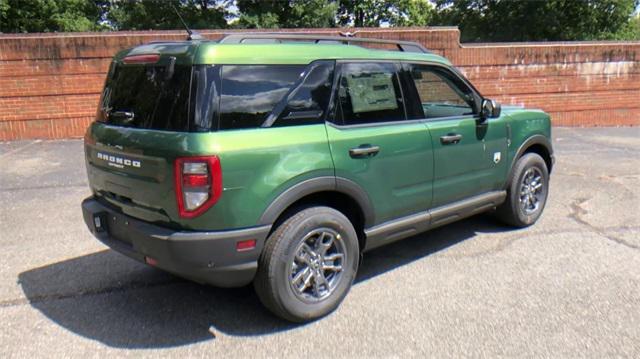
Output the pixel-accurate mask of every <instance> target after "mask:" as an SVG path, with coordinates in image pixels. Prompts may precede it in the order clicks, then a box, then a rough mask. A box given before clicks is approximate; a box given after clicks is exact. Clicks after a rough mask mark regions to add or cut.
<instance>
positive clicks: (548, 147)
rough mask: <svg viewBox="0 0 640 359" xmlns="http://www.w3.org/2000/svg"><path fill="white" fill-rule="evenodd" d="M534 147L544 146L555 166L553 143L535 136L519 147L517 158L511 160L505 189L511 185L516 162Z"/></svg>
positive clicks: (541, 136) (542, 137)
mask: <svg viewBox="0 0 640 359" xmlns="http://www.w3.org/2000/svg"><path fill="white" fill-rule="evenodd" d="M533 145H542V146H543V147H544V148H545V149H546V150H547V152H549V156H550V157H551V164H552V165H553V163H554V162H555V159H554V156H553V147H552V146H551V141H549V139H548V138H547V137H545V136H543V135H533V136H531V137H529V138H527V139H526V140H525V141H524V142H523V143H522V144H521V145H520V147H518V150H517V151H516V154H515V156H513V159H511V164H510V166H509V175H508V176H507V182H506V183H505V185H504V187H505V188H507V187H508V186H509V183H511V177H512V176H513V169H514V167H515V164H516V161H517V160H518V159H519V158H520V157H522V155H523V154H524V152H525V151H526V150H527V149H528V148H529V147H531V146H533ZM551 168H552V167H549V173H551Z"/></svg>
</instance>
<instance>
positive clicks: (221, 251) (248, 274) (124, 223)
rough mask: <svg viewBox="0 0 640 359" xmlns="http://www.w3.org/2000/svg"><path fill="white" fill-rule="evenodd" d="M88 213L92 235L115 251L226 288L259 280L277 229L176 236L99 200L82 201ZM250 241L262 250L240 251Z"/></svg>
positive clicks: (84, 210)
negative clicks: (271, 233)
mask: <svg viewBox="0 0 640 359" xmlns="http://www.w3.org/2000/svg"><path fill="white" fill-rule="evenodd" d="M82 214H83V217H84V221H85V223H86V225H87V227H88V228H89V230H90V231H91V233H93V235H94V236H95V237H96V238H97V239H98V240H100V241H101V242H103V243H104V244H106V245H107V246H109V247H110V248H112V249H114V250H116V251H118V252H120V253H122V254H124V255H126V256H128V257H131V258H133V259H135V260H138V261H140V262H143V263H146V262H147V260H146V258H145V257H148V258H151V259H152V261H153V260H155V261H154V262H155V263H154V264H153V265H154V266H155V267H157V268H160V269H163V270H166V271H168V272H171V273H174V274H177V275H179V276H182V277H185V278H189V279H191V280H194V281H197V282H202V283H208V284H212V285H215V286H220V287H237V286H243V285H246V284H248V283H250V282H251V281H252V280H253V277H254V276H255V273H256V270H257V267H258V257H259V255H260V253H261V251H262V247H263V246H264V241H265V238H266V237H267V235H268V234H269V230H270V229H271V226H269V225H267V226H260V227H252V228H247V229H239V230H231V231H216V232H189V231H175V230H171V229H167V228H164V227H160V226H156V225H153V224H150V223H148V222H144V221H140V220H138V219H135V218H132V217H129V216H127V215H124V214H122V213H120V212H118V211H117V210H115V209H113V208H111V207H108V206H106V205H104V204H102V203H100V202H98V201H97V200H96V199H94V198H93V197H90V198H87V199H85V200H84V201H83V202H82ZM96 217H97V218H99V221H96V219H95V218H96ZM96 222H99V223H100V226H99V227H98V226H97V225H96ZM248 239H255V240H256V247H255V248H254V249H251V250H248V251H243V252H238V251H237V250H236V243H237V242H238V241H243V240H248Z"/></svg>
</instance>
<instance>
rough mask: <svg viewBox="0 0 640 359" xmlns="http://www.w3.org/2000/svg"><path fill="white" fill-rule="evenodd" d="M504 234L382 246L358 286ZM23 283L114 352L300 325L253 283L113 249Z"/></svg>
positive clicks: (490, 224) (466, 225)
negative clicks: (200, 280) (225, 285)
mask: <svg viewBox="0 0 640 359" xmlns="http://www.w3.org/2000/svg"><path fill="white" fill-rule="evenodd" d="M505 230H508V228H506V227H502V226H499V225H497V224H496V223H495V222H494V221H493V220H492V219H490V218H488V217H485V216H480V217H475V218H471V219H467V220H464V221H461V222H458V223H457V224H453V225H449V226H446V227H443V228H439V229H436V230H434V231H431V232H427V233H426V234H422V235H419V236H416V237H412V238H408V239H405V240H403V241H399V242H396V243H393V244H390V245H388V246H385V247H384V248H380V249H376V250H374V251H371V252H368V253H367V254H365V256H364V261H363V264H362V266H361V267H360V270H359V273H358V277H357V279H356V283H355V285H356V286H357V285H358V283H360V282H363V281H367V280H370V279H375V277H376V276H378V275H381V274H384V273H385V272H387V271H389V270H392V269H394V268H397V267H399V266H403V265H406V264H407V263H410V262H413V261H415V260H419V259H422V258H424V257H426V256H429V255H430V254H432V253H434V252H438V251H440V250H443V249H445V248H447V247H450V246H453V245H455V244H457V243H459V242H461V241H464V240H467V239H471V238H473V237H475V235H476V233H495V232H503V231H505ZM19 282H20V284H21V286H22V289H23V291H24V293H25V295H26V297H27V299H28V300H29V302H30V305H32V306H33V307H34V308H36V309H37V310H39V311H40V312H42V314H44V315H45V316H46V317H48V318H49V319H50V320H52V321H53V322H55V323H57V324H59V325H60V326H62V327H64V328H66V329H68V330H70V331H72V332H74V333H76V334H78V335H81V336H83V337H86V338H89V339H93V340H97V341H99V342H101V343H104V344H105V345H108V346H111V347H118V348H166V347H174V346H180V345H187V344H191V343H196V342H200V341H205V340H211V339H214V335H215V334H216V333H219V332H222V333H224V334H226V335H236V336H254V335H267V334H272V333H276V332H280V331H285V330H289V329H292V328H295V327H297V326H300V325H299V324H291V323H288V322H285V321H283V320H280V319H279V318H276V317H274V316H273V315H271V314H270V313H269V312H268V311H267V310H266V309H264V307H263V306H262V305H261V303H260V301H259V300H258V298H257V296H256V295H255V294H254V292H253V288H252V287H250V286H249V287H244V288H238V289H220V288H213V287H210V286H205V285H199V284H196V283H192V282H189V281H185V280H182V279H179V278H176V277H174V276H171V275H169V274H166V273H164V272H161V271H159V270H156V269H153V268H150V267H147V266H144V265H142V264H138V263H136V262H133V261H132V260H130V259H128V258H126V257H124V256H122V255H120V254H118V253H115V252H113V251H110V250H105V251H101V252H97V253H93V254H89V255H85V256H81V257H77V258H73V259H69V260H65V261H61V262H58V263H54V264H50V265H47V266H44V267H40V268H36V269H32V270H29V271H26V272H23V273H21V274H20V275H19ZM96 288H99V289H96ZM212 332H213V334H212Z"/></svg>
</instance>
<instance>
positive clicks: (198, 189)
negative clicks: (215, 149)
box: [174, 156, 222, 218]
mask: <svg viewBox="0 0 640 359" xmlns="http://www.w3.org/2000/svg"><path fill="white" fill-rule="evenodd" d="M174 174H175V187H176V200H177V202H178V212H179V213H180V217H183V218H194V217H197V216H199V215H201V214H202V213H204V212H205V211H206V210H207V209H209V208H210V207H211V206H213V205H214V204H215V203H216V202H217V201H218V199H219V198H220V195H221V194H222V169H221V167H220V160H219V159H218V157H217V156H207V157H180V158H177V159H176V161H175V168H174Z"/></svg>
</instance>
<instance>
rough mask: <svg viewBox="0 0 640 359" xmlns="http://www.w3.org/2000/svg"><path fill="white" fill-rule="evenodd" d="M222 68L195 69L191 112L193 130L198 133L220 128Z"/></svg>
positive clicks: (208, 66)
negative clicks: (219, 109) (219, 104)
mask: <svg viewBox="0 0 640 359" xmlns="http://www.w3.org/2000/svg"><path fill="white" fill-rule="evenodd" d="M220 68H221V66H210V65H197V66H194V68H193V82H192V86H193V89H192V91H191V93H192V95H191V97H192V100H191V106H192V107H191V108H192V110H191V112H192V113H193V127H194V128H193V130H194V131H198V132H203V131H210V130H215V129H217V128H218V123H217V121H218V100H219V99H220V97H219V94H220Z"/></svg>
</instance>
